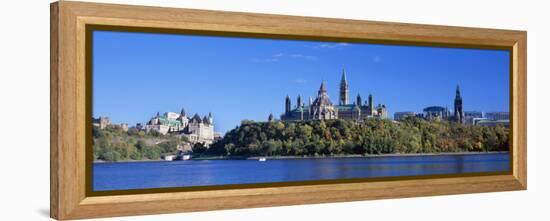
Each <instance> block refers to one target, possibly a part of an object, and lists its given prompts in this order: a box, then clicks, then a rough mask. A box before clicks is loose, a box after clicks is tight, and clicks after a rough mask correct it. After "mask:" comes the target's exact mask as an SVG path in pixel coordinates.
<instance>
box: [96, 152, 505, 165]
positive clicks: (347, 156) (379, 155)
mask: <svg viewBox="0 0 550 221" xmlns="http://www.w3.org/2000/svg"><path fill="white" fill-rule="evenodd" d="M498 153H510V151H491V152H440V153H392V154H371V155H360V154H354V155H332V156H330V155H328V156H326V155H321V156H204V157H196V158H191V159H189V160H187V161H199V160H259V159H260V158H265V159H266V160H292V159H334V158H379V157H415V156H455V155H482V154H498ZM142 162H173V161H167V160H124V161H116V162H112V161H93V162H92V163H93V164H96V163H97V164H102V163H142Z"/></svg>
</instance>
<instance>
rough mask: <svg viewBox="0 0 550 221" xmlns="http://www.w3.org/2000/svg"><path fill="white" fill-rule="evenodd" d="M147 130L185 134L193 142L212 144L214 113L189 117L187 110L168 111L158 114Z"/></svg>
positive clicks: (147, 125) (152, 119) (150, 121)
mask: <svg viewBox="0 0 550 221" xmlns="http://www.w3.org/2000/svg"><path fill="white" fill-rule="evenodd" d="M144 130H146V131H151V130H153V131H157V132H159V133H161V134H168V133H171V134H176V135H181V136H185V137H187V138H188V140H189V142H191V143H204V144H206V145H210V144H212V143H213V142H214V120H213V118H212V113H209V114H208V116H204V117H203V118H201V117H200V116H199V115H198V114H195V115H194V116H193V117H192V118H188V117H187V115H186V113H185V110H184V109H183V108H182V110H181V112H180V113H179V114H178V113H174V112H166V113H164V114H163V115H160V114H159V113H157V114H156V116H154V117H153V118H151V120H149V122H147V124H146V125H145V127H144Z"/></svg>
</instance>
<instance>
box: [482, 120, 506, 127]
mask: <svg viewBox="0 0 550 221" xmlns="http://www.w3.org/2000/svg"><path fill="white" fill-rule="evenodd" d="M476 125H479V126H491V127H494V126H498V125H500V126H503V127H510V121H509V120H480V121H478V122H477V123H476Z"/></svg>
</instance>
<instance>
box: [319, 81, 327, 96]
mask: <svg viewBox="0 0 550 221" xmlns="http://www.w3.org/2000/svg"><path fill="white" fill-rule="evenodd" d="M326 92H327V88H326V86H325V81H321V87H319V94H321V93H326Z"/></svg>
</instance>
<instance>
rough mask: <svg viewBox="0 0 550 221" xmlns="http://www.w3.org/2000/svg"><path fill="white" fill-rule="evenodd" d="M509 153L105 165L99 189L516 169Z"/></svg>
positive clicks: (98, 170)
mask: <svg viewBox="0 0 550 221" xmlns="http://www.w3.org/2000/svg"><path fill="white" fill-rule="evenodd" d="M509 160H510V159H509V154H508V153H491V154H474V155H448V156H437V155H432V156H398V157H369V158H331V159H326V158H325V159H286V160H267V161H266V162H258V161H256V160H202V161H174V162H132V163H99V164H94V166H93V185H94V186H93V188H94V190H96V191H98V190H125V189H143V188H161V187H182V186H210V185H224V184H247V183H268V182H288V181H307V180H331V179H348V178H369V177H395V176H416V175H433V174H460V173H475V172H500V171H509V170H510V168H509V167H510V163H509V162H510V161H509Z"/></svg>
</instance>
